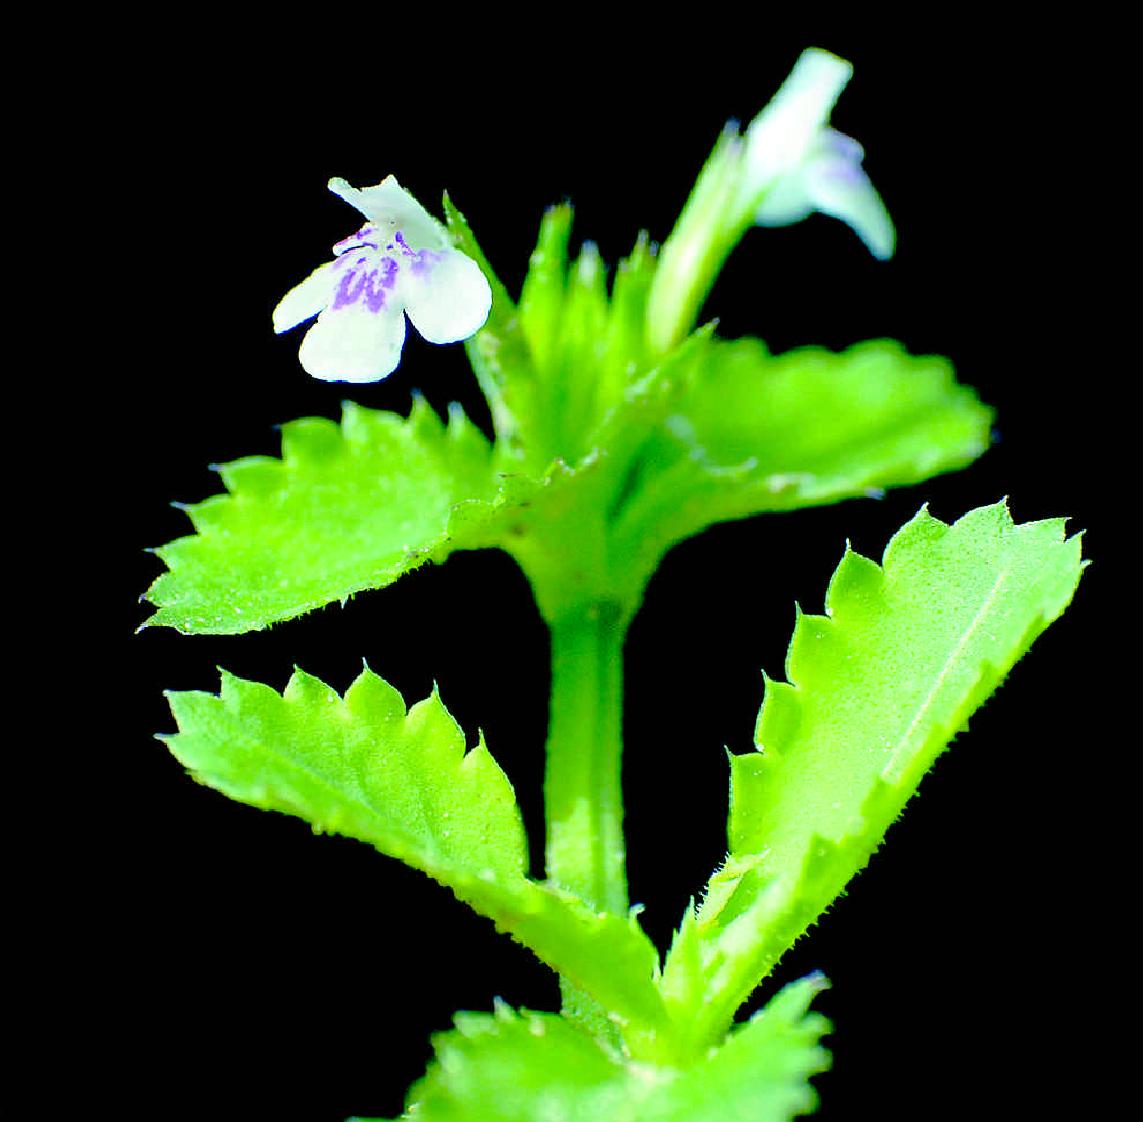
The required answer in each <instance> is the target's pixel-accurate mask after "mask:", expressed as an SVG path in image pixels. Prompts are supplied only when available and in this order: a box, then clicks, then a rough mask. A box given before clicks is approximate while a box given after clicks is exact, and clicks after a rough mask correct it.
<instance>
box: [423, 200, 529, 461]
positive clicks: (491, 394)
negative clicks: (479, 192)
mask: <svg viewBox="0 0 1144 1122" xmlns="http://www.w3.org/2000/svg"><path fill="white" fill-rule="evenodd" d="M443 205H444V210H445V223H446V225H447V227H448V229H449V233H450V234H451V235H452V237H453V243H454V244H455V245H456V247H457V248H458V249H459V250H460V251H461V252H462V253H464V254H466V255H467V256H469V257H471V258H472V259H473V260H474V261H476V263H477V264H478V265H479V266H480V268H481V271H482V272H483V273H484V274H485V277H486V278H487V280H488V282H489V288H490V289H491V291H492V307H491V308H490V310H489V318H488V319H487V320H486V321H485V324H484V327H483V328H482V329H481V330H480V331H478V332H477V333H476V334H475V335H472V336H470V337H469V338H468V339H467V340H465V351H466V353H467V354H468V356H469V362H470V364H471V365H472V367H473V373H474V374H475V375H476V378H477V383H478V384H479V385H480V387H481V392H482V393H483V394H484V395H485V400H486V401H487V402H488V405H489V412H490V413H491V414H492V418H493V427H494V429H495V430H496V437H497V440H496V446H495V449H494V451H495V453H496V454H497V456H498V457H500V458H502V459H511V458H513V457H516V456H519V455H520V426H521V416H522V415H524V414H527V413H528V411H529V400H530V398H529V395H530V383H532V382H533V381H534V380H535V373H534V371H533V367H532V356H531V354H530V353H529V350H528V344H527V341H526V339H525V337H524V334H523V332H522V331H521V325H520V317H519V316H518V315H517V309H516V305H515V304H514V303H513V301H512V297H511V296H509V294H508V289H506V288H505V286H504V284H502V283H501V281H500V278H498V277H497V275H496V273H495V272H494V271H493V268H492V266H491V265H490V264H489V261H488V258H487V257H486V256H485V254H484V251H483V250H482V249H481V247H480V244H479V243H478V242H477V239H476V235H475V234H474V233H473V231H472V229H471V228H470V226H469V224H468V222H467V221H466V220H465V216H464V215H463V214H462V213H461V212H460V211H459V210H458V209H457V208H456V207H455V206H454V205H453V201H452V199H450V198H449V195H448V193H446V194H445V196H444V199H443Z"/></svg>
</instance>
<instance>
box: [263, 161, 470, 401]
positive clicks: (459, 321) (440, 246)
mask: <svg viewBox="0 0 1144 1122" xmlns="http://www.w3.org/2000/svg"><path fill="white" fill-rule="evenodd" d="M329 186H330V190H331V191H333V192H334V194H335V195H337V196H338V197H339V198H341V199H344V200H345V201H346V202H347V203H349V204H350V206H353V207H356V208H357V209H358V210H360V211H361V212H362V214H364V215H365V218H366V223H365V225H364V226H362V227H361V229H360V230H358V231H357V233H356V234H352V235H351V236H350V237H348V238H343V239H342V241H340V242H338V243H337V244H336V245H335V246H334V255H335V256H334V260H333V261H330V262H327V263H326V264H325V265H321V266H319V267H318V268H317V269H316V270H314V272H312V273H311V274H310V275H309V276H308V277H307V278H306V279H305V280H304V281H302V283H301V284H299V285H297V286H296V287H295V288H292V289H291V290H290V291H289V292H288V293H286V295H285V296H284V297H282V300H281V301H280V302H279V304H278V307H276V308H275V309H274V330H275V331H276V332H279V333H281V332H283V331H288V330H289V329H290V328H292V327H296V326H297V325H298V324H300V323H302V322H303V321H304V320H308V319H310V318H311V317H312V316H315V315H316V316H317V317H318V319H317V322H316V323H315V324H314V325H313V326H312V327H311V328H310V330H309V331H307V332H306V336H305V338H304V339H303V340H302V345H301V347H300V348H299V351H298V358H299V361H300V362H301V363H302V367H303V369H305V370H306V371H307V372H308V373H309V374H312V375H313V376H314V377H315V378H322V379H324V380H325V381H328V382H376V381H378V380H379V379H381V378H384V377H386V376H387V375H389V374H392V373H393V371H394V370H395V369H396V368H397V364H398V363H399V362H400V361H401V346H402V344H403V343H404V342H405V317H406V316H408V317H409V320H410V322H411V323H412V324H413V326H414V327H415V328H417V330H418V332H419V333H420V334H421V335H422V336H423V337H424V338H425V339H427V340H428V341H429V342H430V343H455V342H457V341H458V340H460V339H467V338H468V337H469V336H470V335H473V334H475V333H476V332H477V331H479V330H480V328H481V327H482V325H483V324H484V322H485V320H486V319H487V318H488V314H489V308H490V306H491V304H492V293H491V290H490V289H489V282H488V281H487V280H486V279H485V275H484V274H483V273H482V272H481V270H480V267H479V266H478V265H477V263H476V262H475V261H473V260H472V259H471V258H469V257H466V256H465V255H464V254H463V253H461V252H460V251H459V250H456V249H454V248H453V247H452V244H451V243H450V240H449V235H448V232H447V231H446V229H445V227H444V226H443V225H442V224H441V223H440V222H438V221H437V220H436V219H435V218H433V216H432V215H430V214H429V212H428V211H427V210H426V209H425V208H424V207H423V206H422V205H421V204H420V203H419V202H418V201H417V200H416V199H415V198H414V197H413V196H412V195H411V194H409V192H408V191H406V190H405V189H404V188H403V187H401V185H400V184H399V183H398V182H397V180H396V179H394V177H393V176H392V175H391V176H389V177H388V178H386V179H384V180H382V182H381V183H379V184H378V185H377V186H376V187H365V188H362V189H360V190H359V189H358V188H356V187H351V186H350V185H349V184H348V183H347V182H346V181H345V180H344V179H331V180H330V184H329Z"/></svg>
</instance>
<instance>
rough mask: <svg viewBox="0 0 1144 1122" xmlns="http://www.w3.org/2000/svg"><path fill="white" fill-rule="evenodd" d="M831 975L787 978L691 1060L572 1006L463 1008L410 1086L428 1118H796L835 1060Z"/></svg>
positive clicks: (473, 1121)
mask: <svg viewBox="0 0 1144 1122" xmlns="http://www.w3.org/2000/svg"><path fill="white" fill-rule="evenodd" d="M824 984H825V983H824V982H823V981H822V979H821V978H819V977H817V976H813V977H810V978H804V979H802V981H799V982H795V983H794V984H793V985H790V986H787V987H786V989H784V990H782V991H781V992H780V993H779V994H777V995H776V997H775V998H774V999H773V1000H772V1001H771V1002H770V1003H769V1004H768V1005H767V1007H766V1008H765V1009H763V1010H762V1012H760V1013H758V1014H756V1015H755V1017H753V1018H752V1019H751V1020H750V1021H749V1022H748V1023H747V1024H745V1025H742V1026H740V1027H739V1028H737V1029H735V1031H734V1032H732V1033H731V1035H730V1036H729V1038H728V1039H727V1041H726V1043H724V1044H723V1046H722V1047H721V1048H719V1049H718V1050H716V1051H714V1052H713V1054H711V1055H709V1056H705V1057H703V1058H702V1059H700V1060H699V1061H698V1062H696V1063H694V1064H692V1065H690V1066H688V1067H684V1068H676V1067H665V1066H656V1065H650V1064H641V1063H635V1062H631V1061H625V1060H624V1058H623V1057H621V1056H619V1055H617V1054H615V1053H614V1052H612V1051H610V1050H608V1049H607V1048H605V1047H604V1046H602V1045H601V1044H600V1043H599V1042H598V1041H596V1040H595V1039H593V1038H592V1037H591V1036H589V1035H587V1034H586V1033H584V1032H582V1031H581V1030H580V1029H578V1028H576V1027H575V1026H574V1025H573V1024H571V1023H570V1022H569V1021H568V1020H566V1019H565V1018H563V1017H558V1016H555V1015H554V1014H550V1013H531V1012H528V1011H524V1012H521V1013H515V1012H513V1011H511V1010H509V1009H507V1008H506V1007H504V1006H500V1007H499V1008H498V1010H497V1012H496V1013H495V1014H493V1015H491V1016H490V1015H488V1014H477V1013H459V1014H458V1015H457V1017H456V1026H457V1027H456V1029H455V1030H454V1031H452V1032H447V1033H440V1034H438V1035H437V1036H435V1037H434V1040H433V1044H434V1048H435V1050H436V1060H435V1062H434V1063H433V1064H432V1065H431V1066H430V1068H429V1071H428V1072H427V1074H426V1075H425V1077H424V1078H423V1079H422V1080H421V1081H420V1082H419V1083H417V1084H415V1085H414V1087H413V1088H412V1089H411V1091H410V1112H409V1114H408V1115H407V1117H409V1118H414V1117H416V1118H418V1119H422V1120H424V1122H537V1120H539V1119H567V1120H569V1122H571V1120H574V1119H584V1120H585V1122H587V1120H589V1119H591V1120H596V1119H599V1120H601V1122H605V1120H606V1122H786V1120H787V1119H790V1118H793V1117H795V1116H796V1115H797V1114H800V1113H803V1112H805V1111H808V1110H811V1109H813V1107H814V1105H815V1102H816V1097H815V1094H814V1091H813V1089H812V1088H811V1086H810V1084H809V1082H808V1080H809V1078H810V1076H812V1075H814V1074H815V1073H816V1072H819V1071H822V1070H824V1069H825V1068H826V1067H827V1066H828V1059H829V1057H828V1055H827V1053H826V1052H825V1050H824V1049H823V1048H822V1047H821V1046H820V1045H819V1038H820V1037H821V1036H822V1034H823V1033H824V1032H825V1031H826V1030H827V1028H828V1025H827V1023H826V1021H825V1019H824V1018H823V1017H821V1016H819V1015H818V1014H815V1013H808V1012H807V1009H808V1006H809V1005H810V1002H811V1000H812V998H813V997H814V995H815V994H816V993H817V992H818V991H819V990H821V989H822V988H823V986H824Z"/></svg>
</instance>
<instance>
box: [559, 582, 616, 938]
mask: <svg viewBox="0 0 1144 1122" xmlns="http://www.w3.org/2000/svg"><path fill="white" fill-rule="evenodd" d="M627 618H628V617H627V614H626V613H624V612H623V611H622V610H621V607H620V605H618V604H616V603H612V602H608V601H604V602H597V603H592V604H588V605H586V606H583V607H580V608H578V609H574V610H572V611H570V612H568V613H566V614H563V615H561V616H560V617H559V618H557V619H556V620H555V621H554V622H553V623H552V695H551V705H550V710H549V718H548V722H549V723H548V748H547V752H548V764H547V771H546V774H545V777H544V805H545V814H546V820H547V831H548V832H547V840H546V849H545V857H546V866H547V868H546V872H547V875H548V878H549V879H550V880H552V881H555V882H556V883H557V884H559V885H560V886H561V887H563V888H566V889H568V890H570V891H572V892H575V893H576V894H577V895H579V896H581V897H583V898H584V899H585V900H586V901H588V903H589V904H591V905H592V906H593V907H595V908H599V909H601V910H604V911H609V912H614V913H616V914H619V915H623V914H625V913H626V912H627V909H628V889H627V876H626V873H625V868H624V833H623V817H624V805H623V792H622V790H621V782H620V772H621V752H622V717H623V646H624V635H625V633H626V631H627Z"/></svg>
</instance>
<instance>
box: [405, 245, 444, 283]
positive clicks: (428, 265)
mask: <svg viewBox="0 0 1144 1122" xmlns="http://www.w3.org/2000/svg"><path fill="white" fill-rule="evenodd" d="M442 256H443V255H442V254H440V253H434V252H433V250H431V249H422V250H420V251H419V252H418V253H417V254H416V255H415V256H414V259H413V264H412V265H410V266H409V271H410V272H411V273H412V274H413V275H414V276H415V277H424V276H426V275H428V274H429V273H431V272H432V271H433V267H434V266H435V265H436V264H437V262H438V261H440V260H441V257H442Z"/></svg>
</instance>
